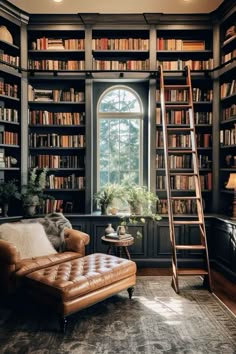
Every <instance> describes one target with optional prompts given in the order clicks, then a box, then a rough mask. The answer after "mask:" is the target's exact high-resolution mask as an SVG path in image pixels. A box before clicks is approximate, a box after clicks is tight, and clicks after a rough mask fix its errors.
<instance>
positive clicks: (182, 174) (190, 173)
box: [170, 172, 198, 176]
mask: <svg viewBox="0 0 236 354" xmlns="http://www.w3.org/2000/svg"><path fill="white" fill-rule="evenodd" d="M170 176H198V174H197V173H194V172H171V173H170Z"/></svg>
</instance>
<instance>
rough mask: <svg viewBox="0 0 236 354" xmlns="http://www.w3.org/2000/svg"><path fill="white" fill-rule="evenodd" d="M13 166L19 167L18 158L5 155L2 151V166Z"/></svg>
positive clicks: (0, 154) (0, 159) (0, 162)
mask: <svg viewBox="0 0 236 354" xmlns="http://www.w3.org/2000/svg"><path fill="white" fill-rule="evenodd" d="M13 162H14V163H13ZM11 167H18V162H17V159H16V158H14V157H13V156H4V152H0V168H11Z"/></svg>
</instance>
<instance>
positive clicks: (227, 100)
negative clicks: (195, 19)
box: [219, 9, 236, 215]
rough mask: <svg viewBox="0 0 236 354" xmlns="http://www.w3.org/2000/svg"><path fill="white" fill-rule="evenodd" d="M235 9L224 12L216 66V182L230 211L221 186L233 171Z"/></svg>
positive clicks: (235, 135) (235, 168) (235, 144)
mask: <svg viewBox="0 0 236 354" xmlns="http://www.w3.org/2000/svg"><path fill="white" fill-rule="evenodd" d="M235 23H236V11H235V9H234V11H231V12H230V13H229V14H228V15H227V16H225V17H224V18H223V20H222V22H221V25H220V40H221V53H220V59H221V69H220V70H219V91H220V122H219V137H220V138H219V143H220V146H219V149H220V171H219V185H220V196H221V199H222V201H224V202H223V203H222V210H223V212H224V213H225V214H226V215H230V214H231V213H232V211H231V205H232V198H233V191H231V190H227V189H226V188H225V186H226V183H227V181H228V177H229V174H230V173H236V153H235V151H236V105H235V102H236V80H235V79H236V65H235V64H236V62H235V59H236V27H235Z"/></svg>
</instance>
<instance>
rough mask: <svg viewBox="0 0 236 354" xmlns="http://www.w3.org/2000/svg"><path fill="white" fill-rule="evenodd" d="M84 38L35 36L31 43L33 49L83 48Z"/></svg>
mask: <svg viewBox="0 0 236 354" xmlns="http://www.w3.org/2000/svg"><path fill="white" fill-rule="evenodd" d="M84 44H85V40H84V38H69V39H64V38H48V37H41V38H37V39H36V40H35V41H33V42H32V43H31V48H32V49H33V50H46V49H52V50H68V49H69V50H84V48H85V45H84Z"/></svg>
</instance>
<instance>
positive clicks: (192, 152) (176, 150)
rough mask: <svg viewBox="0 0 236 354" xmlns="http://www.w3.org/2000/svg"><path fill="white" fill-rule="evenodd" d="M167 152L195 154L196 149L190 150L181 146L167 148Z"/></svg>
mask: <svg viewBox="0 0 236 354" xmlns="http://www.w3.org/2000/svg"><path fill="white" fill-rule="evenodd" d="M168 152H169V153H176V154H196V151H195V150H191V149H188V148H182V149H179V148H178V149H177V148H176V149H173V148H171V149H168Z"/></svg>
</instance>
